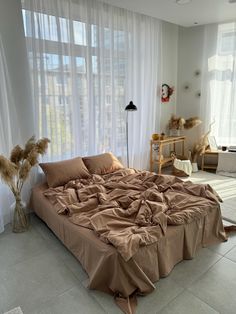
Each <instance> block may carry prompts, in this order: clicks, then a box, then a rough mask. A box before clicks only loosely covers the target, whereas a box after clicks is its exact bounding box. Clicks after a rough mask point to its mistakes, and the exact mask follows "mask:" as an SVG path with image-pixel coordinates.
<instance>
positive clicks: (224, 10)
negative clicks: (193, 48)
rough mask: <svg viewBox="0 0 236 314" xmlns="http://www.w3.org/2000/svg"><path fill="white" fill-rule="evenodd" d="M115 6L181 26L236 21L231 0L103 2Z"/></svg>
mask: <svg viewBox="0 0 236 314" xmlns="http://www.w3.org/2000/svg"><path fill="white" fill-rule="evenodd" d="M103 1H104V2H107V3H110V4H113V5H115V6H118V7H121V8H126V9H129V10H132V11H135V12H139V13H143V14H146V15H149V16H153V17H156V18H159V19H162V20H164V21H168V22H171V23H174V24H178V25H181V26H186V27H189V26H193V25H196V24H195V23H197V24H198V25H202V24H210V23H217V22H225V21H230V20H235V21H236V3H229V0H192V1H191V2H190V3H188V4H185V5H180V4H177V3H176V1H175V0H103Z"/></svg>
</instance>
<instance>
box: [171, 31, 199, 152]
mask: <svg viewBox="0 0 236 314" xmlns="http://www.w3.org/2000/svg"><path fill="white" fill-rule="evenodd" d="M203 46H204V26H196V27H189V28H184V27H179V42H178V76H177V81H178V88H177V105H176V114H177V116H181V117H183V118H190V117H193V116H199V115H200V101H201V97H199V96H198V93H199V92H200V91H201V78H202V75H201V74H202V73H200V75H198V76H196V74H195V72H196V71H200V72H201V70H202V63H203ZM186 85H187V86H189V89H187V90H186V89H185V86H186ZM201 132H202V127H201V126H198V127H195V128H193V129H191V130H184V131H183V133H184V135H186V137H187V140H186V143H187V149H188V148H191V147H192V145H193V144H194V143H195V142H196V141H198V139H199V136H200V135H201V134H202V133H201ZM187 149H186V150H187Z"/></svg>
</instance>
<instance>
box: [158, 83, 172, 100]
mask: <svg viewBox="0 0 236 314" xmlns="http://www.w3.org/2000/svg"><path fill="white" fill-rule="evenodd" d="M173 92H174V87H170V86H169V85H168V84H162V86H161V101H162V102H169V101H170V96H171V95H172V94H173Z"/></svg>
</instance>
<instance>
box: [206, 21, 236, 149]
mask: <svg viewBox="0 0 236 314" xmlns="http://www.w3.org/2000/svg"><path fill="white" fill-rule="evenodd" d="M203 60H204V64H203V80H202V97H201V117H202V118H203V120H204V121H205V130H207V129H208V127H209V125H210V123H212V122H214V121H215V122H214V124H213V126H212V132H211V135H214V136H215V138H216V141H217V144H218V145H236V67H235V64H236V22H230V23H223V24H219V25H216V24H215V25H209V26H205V44H204V58H203Z"/></svg>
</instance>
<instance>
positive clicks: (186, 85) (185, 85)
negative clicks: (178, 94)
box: [183, 83, 190, 92]
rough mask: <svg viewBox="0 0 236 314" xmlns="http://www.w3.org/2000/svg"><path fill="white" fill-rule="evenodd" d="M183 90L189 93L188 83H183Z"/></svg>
mask: <svg viewBox="0 0 236 314" xmlns="http://www.w3.org/2000/svg"><path fill="white" fill-rule="evenodd" d="M183 88H184V90H185V91H186V92H187V91H189V90H190V85H189V83H185V84H184V87H183Z"/></svg>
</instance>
